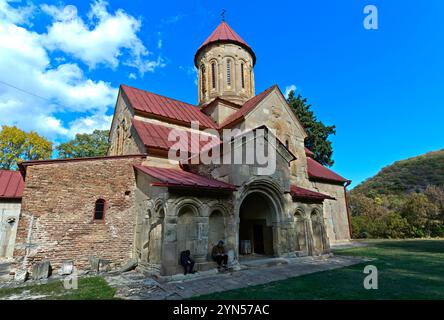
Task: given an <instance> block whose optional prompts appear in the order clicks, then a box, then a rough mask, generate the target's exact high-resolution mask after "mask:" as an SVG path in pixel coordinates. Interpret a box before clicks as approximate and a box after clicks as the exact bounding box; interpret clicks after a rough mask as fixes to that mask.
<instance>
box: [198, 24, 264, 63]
mask: <svg viewBox="0 0 444 320" xmlns="http://www.w3.org/2000/svg"><path fill="white" fill-rule="evenodd" d="M213 43H234V44H237V45H239V46H241V47H243V48H244V49H245V50H247V51H248V52H249V53H250V54H251V56H252V58H253V66H254V65H255V64H256V55H255V54H254V51H253V49H251V47H250V46H249V45H248V44H247V43H246V42H245V41H244V39H242V38H241V37H240V36H239V35H238V34H237V33H236V32H235V31H234V30H233V29H231V27H230V26H229V25H228V24H227V23H226V22H225V21H222V22H221V23H220V24H219V25H218V26H217V28H216V29H215V30H214V31H213V33H212V34H210V36H209V37H208V38H207V40H205V41H204V42H203V43H202V45H201V46H200V47H199V49H197V51H196V54H195V56H194V64H195V66H196V67H198V61H197V60H198V56H199V53H200V52H201V51H202V50H203V49H204V48H205V47H207V46H209V45H210V44H213Z"/></svg>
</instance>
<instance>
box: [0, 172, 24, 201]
mask: <svg viewBox="0 0 444 320" xmlns="http://www.w3.org/2000/svg"><path fill="white" fill-rule="evenodd" d="M24 186H25V184H24V182H23V177H22V175H21V174H20V172H18V171H10V170H0V199H21V198H22V194H23V188H24Z"/></svg>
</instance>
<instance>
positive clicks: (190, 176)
mask: <svg viewBox="0 0 444 320" xmlns="http://www.w3.org/2000/svg"><path fill="white" fill-rule="evenodd" d="M134 167H135V168H136V169H137V170H139V171H141V172H143V173H145V174H147V175H149V176H151V177H153V178H155V179H157V180H159V181H160V182H156V183H153V184H152V185H155V186H160V187H177V188H195V189H206V190H213V191H234V190H236V187H235V186H233V185H231V184H228V183H225V182H223V181H219V180H216V179H211V178H208V177H204V176H200V175H198V174H195V173H192V172H188V171H184V170H181V169H170V168H158V167H147V166H141V165H135V166H134Z"/></svg>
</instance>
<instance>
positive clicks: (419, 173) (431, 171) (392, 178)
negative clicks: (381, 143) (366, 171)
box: [352, 149, 444, 196]
mask: <svg viewBox="0 0 444 320" xmlns="http://www.w3.org/2000/svg"><path fill="white" fill-rule="evenodd" d="M428 185H436V186H444V149H442V150H439V151H434V152H429V153H427V154H424V155H421V156H418V157H414V158H410V159H406V160H401V161H397V162H395V163H394V164H392V165H390V166H387V167H385V168H383V169H382V170H381V171H380V172H379V173H378V174H376V175H375V176H374V177H372V178H370V179H367V180H366V181H364V182H363V183H361V184H359V185H358V186H356V187H355V188H354V189H353V190H352V193H360V194H364V195H366V196H375V195H384V194H385V195H389V194H393V195H401V194H406V193H410V192H422V191H424V190H425V189H426V187H427V186H428Z"/></svg>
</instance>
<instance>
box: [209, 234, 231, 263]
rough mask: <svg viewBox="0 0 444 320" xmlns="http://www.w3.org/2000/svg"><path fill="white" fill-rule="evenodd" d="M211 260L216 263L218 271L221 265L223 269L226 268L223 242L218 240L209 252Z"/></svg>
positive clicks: (226, 257)
mask: <svg viewBox="0 0 444 320" xmlns="http://www.w3.org/2000/svg"><path fill="white" fill-rule="evenodd" d="M211 256H212V257H213V260H214V261H216V262H217V268H218V269H220V268H221V265H222V267H223V268H224V269H226V268H227V263H228V255H227V254H226V253H225V247H224V242H223V241H222V240H220V241H219V242H218V244H217V245H215V246H214V247H213V250H212V251H211Z"/></svg>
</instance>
